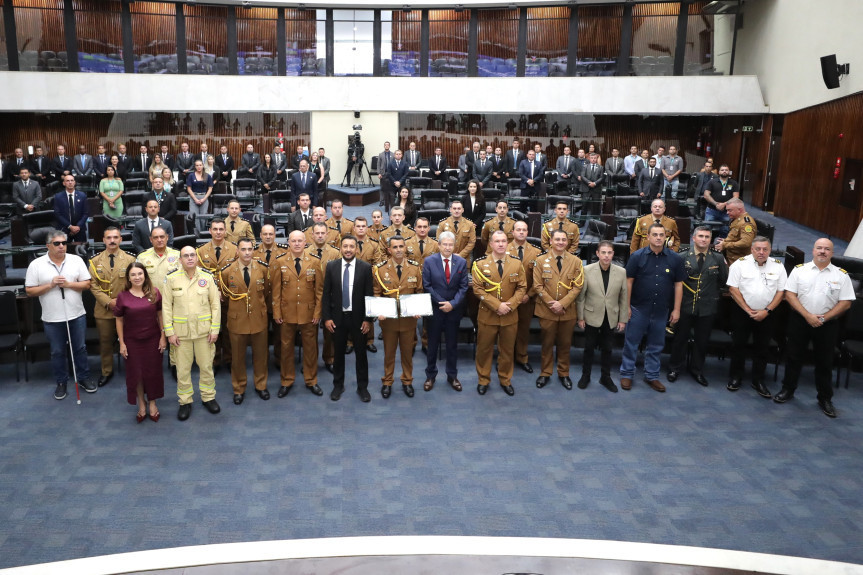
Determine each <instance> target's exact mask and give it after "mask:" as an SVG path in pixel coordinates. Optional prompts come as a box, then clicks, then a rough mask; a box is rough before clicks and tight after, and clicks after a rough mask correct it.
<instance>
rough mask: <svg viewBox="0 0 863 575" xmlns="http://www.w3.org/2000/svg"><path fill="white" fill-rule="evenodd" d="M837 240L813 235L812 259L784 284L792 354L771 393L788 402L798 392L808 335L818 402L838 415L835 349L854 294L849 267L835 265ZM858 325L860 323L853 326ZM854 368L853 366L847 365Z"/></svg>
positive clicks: (831, 413) (796, 268)
mask: <svg viewBox="0 0 863 575" xmlns="http://www.w3.org/2000/svg"><path fill="white" fill-rule="evenodd" d="M832 257H833V242H831V241H830V240H828V239H827V238H820V239H818V240H816V241H815V246H814V247H813V248H812V261H810V262H807V263H805V264H800V265H798V266H797V267H795V268H794V269H793V270H791V275H789V276H788V282H787V283H786V284H785V299H786V300H788V304H789V305H790V306H791V309H792V310H794V311H793V312H792V313H791V314H790V315H789V317H788V331H787V334H788V354H787V356H786V357H787V360H786V363H785V377H784V378H783V379H782V389H781V390H780V391H779V393H777V394H776V396H775V397H774V398H773V401H775V402H776V403H784V402H786V401H788V400H789V399H791V398H792V397H794V391H795V390H796V389H797V380H798V379H799V378H800V371H801V370H802V368H803V359H804V355H805V353H806V349H807V348H808V347H809V341H810V340H811V341H812V348H813V352H814V353H813V358H814V361H815V389H816V390H817V391H818V396H817V397H818V406H819V407H820V408H821V411H823V412H824V415H826V416H827V417H836V409H835V408H834V407H833V402H832V401H831V400H832V398H833V386H831V385H830V379H831V375H832V373H833V350H834V348H835V346H836V340H837V337H838V335H839V322H838V321H836V320H837V319H839V318H840V317H841V316H842V314H844V313H845V312H847V311H848V310H849V309H851V302H853V301H854V300H855V299H857V298H856V296H855V295H854V286H852V285H851V278H850V277H848V272H846V271H845V270H843V269H842V268H839V267H836V266H835V265H833V264H832V263H831V262H830V260H831V258H832ZM855 327H859V326H855ZM849 369H850V366H849Z"/></svg>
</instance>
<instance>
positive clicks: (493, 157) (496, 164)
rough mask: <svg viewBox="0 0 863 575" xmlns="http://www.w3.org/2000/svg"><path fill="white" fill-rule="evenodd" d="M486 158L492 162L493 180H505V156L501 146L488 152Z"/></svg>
mask: <svg viewBox="0 0 863 575" xmlns="http://www.w3.org/2000/svg"><path fill="white" fill-rule="evenodd" d="M486 159H488V161H489V162H491V181H492V182H501V181H503V168H504V165H503V162H504V157H503V152H502V151H501V149H500V147H497V148H495V149H494V153H492V154H486Z"/></svg>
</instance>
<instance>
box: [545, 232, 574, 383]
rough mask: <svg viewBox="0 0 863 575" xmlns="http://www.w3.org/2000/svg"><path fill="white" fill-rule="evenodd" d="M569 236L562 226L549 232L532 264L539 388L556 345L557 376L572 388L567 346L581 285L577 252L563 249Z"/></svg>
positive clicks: (549, 371)
mask: <svg viewBox="0 0 863 575" xmlns="http://www.w3.org/2000/svg"><path fill="white" fill-rule="evenodd" d="M568 245H569V236H568V235H567V233H566V231H564V230H554V231H553V232H551V252H546V253H544V254H542V255H540V256H539V258H537V261H536V266H535V267H534V268H533V286H534V289H535V290H536V298H537V303H536V311H535V312H534V313H535V314H536V317H538V318H539V326H540V329H541V331H542V372H541V373H540V375H539V377H537V378H536V386H537V387H538V388H543V387H545V386H546V384H548V380H549V378H550V377H551V374H552V373H553V372H554V365H553V363H552V360H553V357H554V348H557V377H558V379H560V383H561V385H563V387H565V388H566V389H568V390H569V389H572V379H570V377H569V349H570V347H571V346H572V331H573V329H575V322H576V321H577V320H578V308H577V306H576V303H575V298H577V297H578V294H579V293H581V288H582V287H583V286H584V267H583V266H582V264H581V260H580V259H579V258H578V256H574V255H572V254H571V253H569V252H567V251H566V248H567V246H568Z"/></svg>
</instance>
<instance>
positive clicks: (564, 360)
mask: <svg viewBox="0 0 863 575" xmlns="http://www.w3.org/2000/svg"><path fill="white" fill-rule="evenodd" d="M577 321H578V320H576V319H570V320H566V321H554V320H553V319H545V318H542V317H541V318H539V327H540V329H541V330H542V373H541V374H540V375H543V376H545V377H549V376H551V374H552V373H554V361H553V359H554V349H553V348H555V347H556V348H557V375H558V376H559V377H564V376H566V377H569V351H570V348H571V346H572V331H573V330H574V329H575V324H576V322H577Z"/></svg>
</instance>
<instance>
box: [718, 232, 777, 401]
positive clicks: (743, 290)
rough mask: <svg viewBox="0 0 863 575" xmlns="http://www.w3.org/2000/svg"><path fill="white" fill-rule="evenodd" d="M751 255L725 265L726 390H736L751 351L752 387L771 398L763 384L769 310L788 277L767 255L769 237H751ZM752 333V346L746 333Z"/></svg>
mask: <svg viewBox="0 0 863 575" xmlns="http://www.w3.org/2000/svg"><path fill="white" fill-rule="evenodd" d="M750 252H751V254H750V255H748V256H744V257H742V258H740V259H738V260H737V261H736V262H734V263H733V264H731V266H730V267H729V268H728V281H727V283H728V291H729V292H730V293H731V297H732V299H734V303H736V304H737V306H736V307H734V308H733V310H734V311H733V312H732V315H731V328H732V330H733V339H732V346H731V366H730V367H731V369H730V371H731V374H730V375H731V377H730V380H729V382H728V386H727V388H728V391H737V390H738V389H740V385H741V384H742V382H743V371H744V369H745V367H746V354H747V352H751V354H752V388H753V389H754V390H755V391H757V392H758V395H760V396H761V397H763V398H765V399H770V398H771V397H772V395H771V393H770V390H769V389H767V386H766V385H764V371H765V370H766V369H767V348H768V346H769V345H770V338H771V337H772V336H773V321H774V318H775V317H776V316H775V315H773V312H774V311H776V307H777V306H778V305H779V304H780V303H782V299H783V297H784V295H785V282H786V281H787V279H788V276H787V274H786V272H785V266H783V265H782V263H781V262H780V261H779V260H775V259H773V258H771V257H770V240H768V239H767V238H765V237H761V236H757V237H756V238H755V239H754V240H752V246H751V247H750ZM750 335H751V336H752V345H751V346H750V344H749V336H750Z"/></svg>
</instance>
